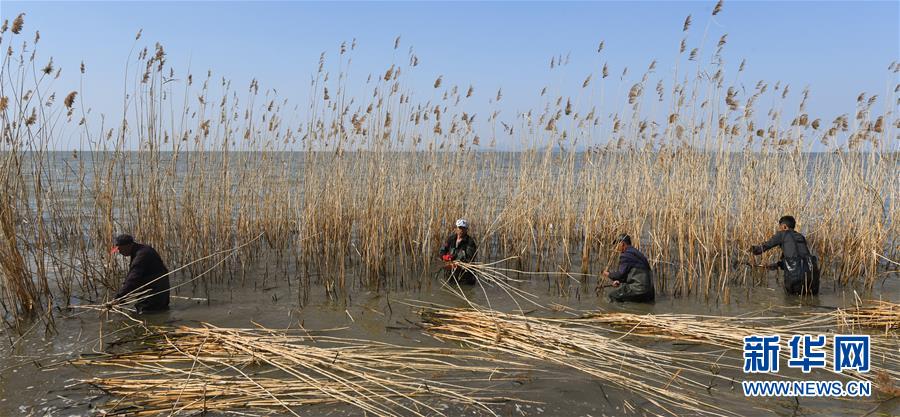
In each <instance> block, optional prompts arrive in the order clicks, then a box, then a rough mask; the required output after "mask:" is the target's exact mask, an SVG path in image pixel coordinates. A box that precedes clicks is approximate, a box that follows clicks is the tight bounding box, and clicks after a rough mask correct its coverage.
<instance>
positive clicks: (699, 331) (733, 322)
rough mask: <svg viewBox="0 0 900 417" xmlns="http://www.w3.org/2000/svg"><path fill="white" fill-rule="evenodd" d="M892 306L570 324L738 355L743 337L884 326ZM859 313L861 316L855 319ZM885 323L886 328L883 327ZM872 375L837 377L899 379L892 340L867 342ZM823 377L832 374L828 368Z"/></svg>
mask: <svg viewBox="0 0 900 417" xmlns="http://www.w3.org/2000/svg"><path fill="white" fill-rule="evenodd" d="M896 307H897V306H896V304H892V303H887V302H878V303H877V305H876V306H873V307H869V308H862V309H860V308H858V309H856V310H853V309H848V310H843V309H838V310H835V311H833V312H828V313H818V314H806V315H803V316H799V317H788V316H759V315H756V316H742V317H721V316H700V315H691V314H656V315H653V314H645V315H641V314H630V313H605V312H603V313H600V312H598V313H591V314H587V315H584V316H582V317H580V318H578V319H572V321H573V322H581V323H584V324H587V323H590V324H602V325H610V326H617V327H620V328H622V329H623V331H624V332H625V334H628V335H635V336H646V337H649V338H653V339H669V340H678V341H684V340H687V341H692V342H698V343H702V344H707V345H712V346H717V347H722V348H725V349H729V350H732V351H743V349H744V337H747V336H753V335H770V334H777V335H780V336H781V337H782V338H790V337H793V336H802V335H808V334H828V333H835V332H837V331H839V330H841V329H847V328H851V329H852V328H853V326H854V325H856V326H863V325H874V326H873V327H881V326H886V325H888V324H889V323H891V322H892V319H894V318H895V317H894V316H896ZM856 311H859V312H860V313H855V312H856ZM886 323H888V324H886ZM870 337H871V339H872V341H871V343H870V352H871V357H872V358H873V361H872V364H871V367H872V369H873V371H872V372H871V373H866V374H861V373H850V374H844V373H838V374H839V375H844V376H849V377H851V378H855V379H861V380H870V381H874V378H876V377H877V376H878V375H879V374H881V373H884V374H886V375H888V376H889V377H890V378H894V379H900V353H898V349H897V347H898V340H897V337H896V335H894V334H885V335H883V336H879V335H873V336H870ZM826 371H828V372H832V369H831V368H827V369H826Z"/></svg>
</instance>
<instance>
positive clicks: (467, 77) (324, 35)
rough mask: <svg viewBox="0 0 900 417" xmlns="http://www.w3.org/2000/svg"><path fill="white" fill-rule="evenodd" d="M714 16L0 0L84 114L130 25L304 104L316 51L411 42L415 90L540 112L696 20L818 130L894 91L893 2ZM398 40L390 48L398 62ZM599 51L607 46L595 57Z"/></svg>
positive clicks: (548, 8) (673, 11)
mask: <svg viewBox="0 0 900 417" xmlns="http://www.w3.org/2000/svg"><path fill="white" fill-rule="evenodd" d="M714 5H715V2H714V1H702V2H701V1H696V2H675V1H671V2H580V3H562V2H553V3H546V2H528V3H518V2H494V3H481V2H462V3H443V2H403V3H396V2H366V3H347V2H340V3H315V2H252V3H247V2H189V3H187V2H32V1H29V2H18V1H2V2H0V17H2V18H3V19H10V20H12V19H13V18H14V17H15V15H16V14H18V13H20V12H26V13H27V15H26V26H25V32H26V33H29V34H33V31H34V30H40V32H41V41H40V44H39V45H38V46H39V51H40V54H41V55H43V56H45V57H47V56H53V58H54V62H55V63H56V64H57V65H59V66H62V67H63V77H62V78H61V79H60V80H58V81H56V86H57V87H58V89H59V90H70V88H69V86H72V87H77V85H78V75H79V74H77V73H78V70H77V68H78V65H79V63H80V62H81V61H84V62H85V64H86V65H87V68H88V73H87V75H86V78H85V87H84V92H85V95H84V96H83V97H81V98H82V99H83V100H84V102H85V103H86V104H87V105H88V106H90V107H92V108H93V109H94V111H95V112H114V111H116V110H117V109H118V108H119V107H120V106H121V97H122V91H123V77H124V64H125V61H126V58H127V56H128V52H129V50H130V49H131V46H132V44H133V42H134V34H135V33H136V32H137V30H138V29H141V28H142V29H143V39H142V41H141V42H142V45H143V44H147V45H151V46H152V45H153V43H154V42H157V41H158V42H160V43H162V44H163V45H165V47H166V50H167V53H168V57H169V58H168V63H169V65H171V66H174V67H175V69H176V72H184V71H186V70H187V68H188V66H189V65H190V67H191V69H192V72H194V73H195V74H197V73H202V72H205V70H206V69H212V70H213V71H214V74H215V75H217V76H225V77H227V78H229V79H231V80H233V81H234V83H235V85H237V86H243V85H246V84H247V83H249V81H250V80H251V79H252V78H257V79H259V80H260V82H261V86H262V87H264V88H265V87H270V88H276V89H277V90H278V91H279V94H280V95H281V96H282V97H287V98H289V99H290V100H291V101H293V102H299V103H301V104H302V103H306V100H307V94H308V84H309V82H308V81H309V78H310V76H311V75H312V74H313V73H314V72H315V70H316V67H317V64H318V58H319V54H320V53H321V52H323V51H327V52H328V53H329V57H331V58H334V57H336V54H337V50H338V46H339V45H340V43H341V42H342V41H350V40H351V39H353V38H356V39H357V40H358V44H359V46H358V48H357V50H356V52H355V54H354V58H353V59H354V63H353V69H352V74H353V76H354V77H356V79H364V78H365V76H366V75H367V74H368V73H383V72H384V70H385V69H386V68H387V67H389V66H390V64H391V62H392V61H395V60H396V61H397V62H403V61H405V60H406V51H407V49H408V48H409V47H410V46H412V47H414V48H415V51H416V54H417V55H418V56H419V57H420V60H421V62H420V65H419V67H418V68H417V71H416V73H415V74H414V75H411V77H412V78H411V79H410V80H411V81H412V82H414V83H420V84H421V90H422V91H423V92H428V90H429V89H430V88H431V83H432V82H433V81H434V78H435V77H436V76H437V75H439V74H442V75H443V76H444V82H445V83H447V84H458V85H460V86H461V87H465V86H468V85H469V84H474V85H475V88H476V94H478V96H477V97H476V98H478V99H480V104H474V106H476V107H481V108H484V109H486V108H488V104H487V101H488V99H489V98H490V97H492V96H493V95H494V94H495V92H496V91H497V89H498V88H502V89H503V91H504V99H503V101H502V102H501V108H502V109H503V111H504V112H506V113H508V114H512V113H514V112H515V111H516V110H523V109H530V108H537V107H539V106H540V104H539V103H541V102H540V101H539V98H538V92H539V91H540V89H541V88H542V87H543V86H546V85H550V86H551V88H556V89H557V91H559V92H563V93H564V92H566V91H568V90H569V89H571V90H573V91H574V90H577V87H580V85H581V82H582V81H583V80H584V78H585V76H586V75H587V74H588V73H591V72H594V73H597V72H599V69H600V67H601V66H602V64H603V63H604V62H608V63H609V68H610V72H611V74H613V75H614V77H611V79H612V78H615V79H618V75H619V74H621V71H622V69H623V68H624V67H625V66H628V67H630V71H629V72H630V73H629V76H628V79H629V80H631V82H634V81H635V80H637V79H639V78H640V74H641V73H642V72H643V71H644V70H645V69H646V68H647V66H648V65H649V63H650V61H651V60H653V59H656V60H658V61H659V63H658V64H657V68H658V69H657V72H658V73H660V74H662V75H663V76H664V77H663V78H666V77H665V75H666V74H671V72H672V69H673V68H674V66H675V65H676V62H677V57H678V45H679V42H680V40H681V36H682V32H681V26H682V22H683V20H684V17H685V16H686V15H688V14H692V15H693V21H694V23H693V26H692V29H691V31H690V34H689V39H688V44H689V49H690V48H691V47H694V46H698V44H699V43H700V41H701V38H702V36H703V33H704V30H705V29H706V28H707V27H708V34H707V40H706V45H707V48H706V49H707V50H709V49H712V45H714V43H715V42H716V41H717V40H718V38H719V36H721V34H723V33H727V34H728V44H727V46H726V52H725V55H724V57H725V60H726V62H727V63H728V65H729V66H731V67H733V68H732V69H731V74H732V75H733V74H734V72H735V70H736V67H737V65H738V63H739V62H740V61H741V59H746V60H747V63H748V66H747V70H746V74H744V75H743V76H742V81H743V83H744V84H745V85H746V86H747V88H748V89H749V88H752V86H753V85H755V83H756V81H758V80H767V81H770V82H772V83H774V82H775V81H781V82H782V83H789V84H791V85H792V90H793V91H796V92H797V93H799V91H800V90H801V89H802V87H803V86H806V85H809V86H810V89H811V91H812V95H811V100H810V104H809V110H810V113H811V114H816V115H821V117H822V118H823V120H828V121H830V120H831V119H832V118H833V117H834V116H836V115H838V114H842V113H850V112H852V111H853V110H854V105H855V99H856V96H857V95H858V94H859V93H860V92H863V91H866V92H869V93H870V94H879V95H882V96H883V95H884V94H885V93H886V89H891V90H892V89H893V85H894V84H895V83H896V82H897V75H896V74H889V73H888V71H887V67H888V65H890V63H891V62H892V61H894V60H900V27H898V22H900V6H898V5H900V2H897V1H886V2H869V1H861V2H812V1H810V2H760V1H740V2H739V1H731V2H725V6H724V11H723V12H722V13H721V14H719V15H718V16H716V17H715V18H714V20H713V21H710V17H709V15H710V11H711V10H712V8H713V6H714ZM398 35H400V36H401V37H402V38H401V47H400V49H399V50H398V51H397V53H396V54H395V51H394V50H393V41H394V38H395V37H396V36H398ZM600 40H604V41H605V45H606V48H605V50H604V51H603V54H601V55H600V56H599V57H598V54H597V53H596V49H597V44H598V42H599V41H600ZM567 53H571V64H570V65H569V66H568V67H567V68H565V69H564V70H563V71H554V72H551V71H550V69H549V61H550V57H551V56H553V55H557V54H567ZM669 79H671V77H669ZM728 79H729V80H730V79H731V78H730V77H729V78H728ZM625 84H627V85H626V86H623V87H621V90H622V91H618V96H617V98H616V99H615V100H614V103H615V104H616V106H621V103H622V102H623V101H624V99H623V98H622V97H624V95H625V93H626V92H627V86H628V85H630V83H625ZM241 88H243V87H241ZM417 88H418V87H417ZM609 94H610V95H613V94H616V91H610V92H609ZM301 107H302V106H301ZM614 110H616V108H612V109H610V111H614Z"/></svg>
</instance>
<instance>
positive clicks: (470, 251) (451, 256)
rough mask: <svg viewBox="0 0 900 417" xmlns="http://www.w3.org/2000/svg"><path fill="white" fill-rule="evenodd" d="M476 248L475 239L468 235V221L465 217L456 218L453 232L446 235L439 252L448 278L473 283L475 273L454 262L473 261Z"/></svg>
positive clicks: (462, 282) (463, 282)
mask: <svg viewBox="0 0 900 417" xmlns="http://www.w3.org/2000/svg"><path fill="white" fill-rule="evenodd" d="M477 249H478V247H477V246H476V245H475V240H474V239H472V237H471V236H469V222H468V221H466V219H459V220H457V221H456V231H455V233H453V234H451V235H450V236H448V237H447V241H446V242H444V244H443V246H441V250H440V252H439V254H440V255H441V260H443V261H444V262H446V264H445V266H444V269H446V270H447V271H448V275H449V277H450V279H455V280H456V281H457V282H459V283H461V284H475V282H476V280H475V275H474V274H472V272H470V271H466V270H463V269H462V268H460V267H459V266H457V265H456V262H457V261H462V262H472V261H474V260H475V251H476V250H477Z"/></svg>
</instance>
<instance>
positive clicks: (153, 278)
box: [112, 235, 169, 314]
mask: <svg viewBox="0 0 900 417" xmlns="http://www.w3.org/2000/svg"><path fill="white" fill-rule="evenodd" d="M112 252H113V253H116V252H118V253H120V254H121V255H122V256H126V257H130V258H131V263H130V266H129V267H128V275H127V276H126V277H125V282H124V283H123V284H122V289H120V290H119V292H117V293H116V299H122V298H123V297H126V296H127V295H129V294H132V293H135V294H139V293H142V292H143V294H141V295H138V302H137V303H135V305H134V307H135V308H136V309H137V311H138V313H139V314H140V313H149V312H154V311H163V310H168V309H169V277H168V273H169V270H168V269H166V265H165V264H164V263H163V260H162V258H160V257H159V254H158V253H156V250H155V249H153V248H152V247H150V246H147V245H142V244H140V243H137V242H135V241H134V238H133V237H131V236H130V235H119V236H116V239H115V246H114V247H113V249H112ZM160 277H161V278H160Z"/></svg>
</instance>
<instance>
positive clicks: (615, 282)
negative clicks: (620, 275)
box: [612, 281, 621, 287]
mask: <svg viewBox="0 0 900 417" xmlns="http://www.w3.org/2000/svg"><path fill="white" fill-rule="evenodd" d="M620 284H621V282H619V281H613V283H612V286H613V287H618V286H619V285H620Z"/></svg>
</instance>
